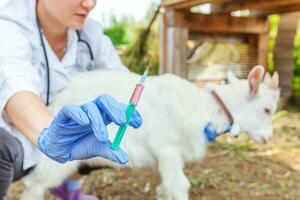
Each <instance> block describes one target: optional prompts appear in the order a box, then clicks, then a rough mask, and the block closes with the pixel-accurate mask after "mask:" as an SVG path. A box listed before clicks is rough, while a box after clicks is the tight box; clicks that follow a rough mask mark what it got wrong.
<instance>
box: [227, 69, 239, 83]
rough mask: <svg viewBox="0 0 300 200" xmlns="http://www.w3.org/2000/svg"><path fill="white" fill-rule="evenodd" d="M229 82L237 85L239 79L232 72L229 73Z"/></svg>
mask: <svg viewBox="0 0 300 200" xmlns="http://www.w3.org/2000/svg"><path fill="white" fill-rule="evenodd" d="M227 80H228V82H229V83H236V82H237V81H239V79H238V78H237V77H236V76H235V75H234V74H233V72H232V71H228V72H227Z"/></svg>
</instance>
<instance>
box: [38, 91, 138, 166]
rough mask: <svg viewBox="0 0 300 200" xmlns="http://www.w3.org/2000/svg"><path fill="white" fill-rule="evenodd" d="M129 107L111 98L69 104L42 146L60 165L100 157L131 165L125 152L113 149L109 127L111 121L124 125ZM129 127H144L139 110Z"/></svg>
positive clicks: (44, 132) (41, 141) (44, 133)
mask: <svg viewBox="0 0 300 200" xmlns="http://www.w3.org/2000/svg"><path fill="white" fill-rule="evenodd" d="M126 108H127V106H126V105H125V104H122V103H118V102H117V101H116V100H115V99H114V98H113V97H110V96H107V95H102V96H99V97H98V98H96V99H95V100H94V101H92V102H89V103H86V104H84V105H81V106H77V105H66V106H64V107H63V108H62V109H61V110H60V111H59V112H58V113H57V115H56V116H55V118H54V119H53V121H52V122H51V125H50V126H49V127H48V128H45V129H43V130H42V132H41V134H40V136H39V139H38V147H39V149H40V150H41V151H42V152H43V153H44V154H46V155H47V156H48V157H50V158H52V159H53V160H55V161H58V162H60V163H65V162H67V161H72V160H83V159H88V158H92V157H96V156H100V157H103V158H106V159H109V160H111V161H114V162H117V163H121V164H124V163H126V162H128V155H127V154H126V153H125V152H124V151H123V150H121V149H120V150H112V149H111V148H110V145H111V142H110V141H109V139H108V131H107V129H106V126H107V125H108V124H109V123H111V122H114V123H115V124H117V125H119V126H121V125H124V124H125V123H126V115H125V111H126ZM129 124H130V125H131V126H132V127H134V128H138V127H140V126H141V124H142V118H141V116H140V114H139V113H138V112H137V111H135V112H134V114H133V116H132V118H131V121H130V123H129Z"/></svg>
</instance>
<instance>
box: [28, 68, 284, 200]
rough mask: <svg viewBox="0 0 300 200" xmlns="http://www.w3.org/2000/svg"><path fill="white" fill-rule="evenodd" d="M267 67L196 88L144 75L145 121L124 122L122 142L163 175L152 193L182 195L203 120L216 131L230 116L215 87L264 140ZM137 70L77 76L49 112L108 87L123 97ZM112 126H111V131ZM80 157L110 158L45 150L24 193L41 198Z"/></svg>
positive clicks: (197, 154)
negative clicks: (58, 155) (60, 158)
mask: <svg viewBox="0 0 300 200" xmlns="http://www.w3.org/2000/svg"><path fill="white" fill-rule="evenodd" d="M263 74H264V68H263V67H261V66H257V67H255V68H253V69H252V71H251V72H250V74H249V76H248V80H238V79H237V78H236V77H234V76H233V75H232V74H229V77H228V78H229V80H230V81H231V83H230V84H227V85H210V86H209V89H199V88H197V87H196V86H194V84H192V83H190V82H188V81H186V80H183V79H181V78H179V77H176V76H174V75H171V74H166V75H161V76H157V77H149V78H148V80H147V82H146V88H145V91H144V94H143V96H142V99H141V101H140V104H139V106H138V110H139V111H140V113H141V114H142V116H143V120H144V123H143V125H142V127H141V128H139V129H132V128H129V129H128V130H127V132H126V134H125V137H124V140H123V141H122V144H121V147H122V148H123V149H124V150H125V151H126V152H127V153H128V154H129V158H130V160H129V162H128V164H127V166H128V167H131V168H140V167H149V166H150V167H153V168H155V169H157V170H158V172H159V174H160V176H161V180H162V181H161V184H160V185H159V186H158V187H157V190H156V191H157V198H158V199H167V200H187V199H188V196H189V195H188V191H189V188H190V182H189V180H188V179H187V177H186V176H185V174H184V171H183V169H184V163H186V162H193V161H198V160H200V159H202V158H203V157H204V155H205V152H206V148H207V139H206V136H205V134H204V131H203V130H204V127H205V126H206V125H207V123H208V122H210V123H212V125H213V127H214V128H215V130H216V131H217V132H218V133H221V132H223V131H224V130H226V129H227V127H228V125H229V122H228V119H227V117H226V115H225V114H224V111H223V110H222V109H221V107H220V105H219V104H218V103H217V101H216V99H215V98H214V97H213V96H212V94H211V92H210V90H214V91H215V92H216V93H218V95H219V96H220V97H221V99H222V100H223V102H224V103H225V104H226V106H227V107H228V110H229V111H230V112H231V115H232V116H233V119H234V127H239V129H240V131H242V132H248V133H249V135H250V137H251V138H252V139H253V140H255V141H256V142H257V143H266V142H267V141H268V140H269V139H270V138H271V136H272V119H271V116H272V114H273V113H274V112H275V110H276V103H277V101H278V98H279V89H278V81H279V78H278V75H277V73H275V74H274V75H273V77H272V78H271V77H270V75H266V77H265V79H264V81H263V82H261V81H262V79H263ZM138 80H139V76H138V75H136V74H131V73H122V72H115V71H96V72H88V73H84V74H81V75H78V76H77V77H75V78H74V79H73V80H72V81H71V83H70V86H69V87H68V88H67V89H66V90H64V91H63V92H62V93H61V94H60V95H59V96H58V98H57V99H56V101H55V102H54V103H53V104H52V107H51V108H52V111H53V113H55V112H57V110H58V109H59V108H60V107H62V106H63V105H65V104H67V103H75V104H80V103H84V102H87V101H89V100H92V99H94V98H95V97H96V96H98V95H99V94H109V95H112V96H114V97H116V98H117V99H118V100H119V101H121V102H127V101H128V99H129V98H130V95H131V92H132V89H133V88H134V86H135V84H136V83H137V82H138ZM117 128H118V127H117V126H114V125H111V126H109V132H110V133H111V135H110V138H111V139H112V138H114V135H115V133H116V131H117ZM81 164H88V165H90V166H102V165H112V166H117V165H115V164H113V163H111V162H109V161H107V160H104V159H102V158H93V159H89V160H84V161H74V162H69V163H67V164H64V165H62V164H59V163H56V162H54V161H52V160H50V159H48V158H47V157H45V156H42V159H41V161H40V163H39V164H38V165H37V166H36V167H35V169H34V170H33V171H32V172H31V173H30V174H29V175H28V176H26V177H25V178H24V179H23V182H24V184H25V190H24V192H23V195H22V199H24V200H25V199H26V200H28V199H31V200H35V199H42V198H43V197H42V195H43V194H44V192H45V191H46V190H47V189H49V188H51V187H54V186H57V185H59V184H61V183H62V182H63V180H64V179H65V178H67V177H68V176H69V175H71V174H72V173H74V172H76V171H77V169H78V167H79V166H80V165H81Z"/></svg>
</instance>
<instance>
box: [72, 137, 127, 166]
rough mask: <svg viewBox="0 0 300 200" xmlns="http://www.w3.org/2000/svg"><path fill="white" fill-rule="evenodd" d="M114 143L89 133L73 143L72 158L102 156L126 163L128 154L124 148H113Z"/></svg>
mask: <svg viewBox="0 0 300 200" xmlns="http://www.w3.org/2000/svg"><path fill="white" fill-rule="evenodd" d="M111 144H112V143H111V142H110V141H109V140H107V141H105V142H100V141H99V140H97V139H96V138H95V137H94V136H92V135H88V136H86V138H85V139H84V140H81V141H78V142H77V144H75V145H73V148H74V149H73V151H72V152H71V153H72V160H78V159H80V160H82V159H88V158H92V157H95V156H100V157H103V158H105V159H108V160H111V161H113V162H116V163H120V164H125V163H127V162H128V155H127V154H126V153H125V152H124V151H123V150H122V149H119V150H113V149H111V147H110V145H111Z"/></svg>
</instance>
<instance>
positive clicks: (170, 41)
mask: <svg viewBox="0 0 300 200" xmlns="http://www.w3.org/2000/svg"><path fill="white" fill-rule="evenodd" d="M162 17H163V18H162V22H161V24H162V26H161V30H160V31H161V33H160V38H161V39H160V41H161V44H162V47H161V52H160V68H159V73H174V74H176V75H179V76H181V77H183V78H186V76H187V68H186V59H187V52H186V41H187V40H188V29H187V28H186V27H185V24H184V20H185V12H184V11H176V10H171V9H167V10H166V12H165V13H164V14H163V16H162Z"/></svg>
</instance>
